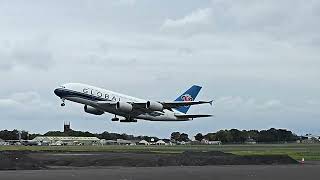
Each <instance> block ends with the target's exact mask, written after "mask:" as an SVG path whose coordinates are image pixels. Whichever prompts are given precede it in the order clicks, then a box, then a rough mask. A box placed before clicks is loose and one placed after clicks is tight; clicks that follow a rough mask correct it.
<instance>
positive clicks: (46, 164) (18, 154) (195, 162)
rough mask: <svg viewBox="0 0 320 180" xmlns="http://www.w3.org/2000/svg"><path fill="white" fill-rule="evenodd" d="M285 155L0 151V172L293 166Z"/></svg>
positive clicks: (215, 152) (291, 161)
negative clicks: (63, 169)
mask: <svg viewBox="0 0 320 180" xmlns="http://www.w3.org/2000/svg"><path fill="white" fill-rule="evenodd" d="M296 163H298V162H297V161H295V160H294V159H292V158H290V157H289V156H287V155H263V156H257V155H254V156H239V155H234V154H230V153H224V152H219V151H213V152H184V153H182V154H156V153H110V152H99V153H76V154H75V153H47V152H29V151H3V152H0V170H20V169H26V170H27V169H28V170H32V169H50V167H59V166H60V167H89V166H123V167H158V166H206V165H249V164H250V165H266V164H296Z"/></svg>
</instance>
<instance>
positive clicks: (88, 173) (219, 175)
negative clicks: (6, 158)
mask: <svg viewBox="0 0 320 180" xmlns="http://www.w3.org/2000/svg"><path fill="white" fill-rule="evenodd" d="M319 177H320V164H319V163H316V164H299V165H297V164H296V165H224V166H179V167H178V166H168V167H100V168H99V167H89V168H74V169H70V167H68V168H67V169H63V168H62V167H59V169H51V170H18V171H0V179H5V180H20V179H23V180H43V179H47V180H56V179H68V180H88V179H89V180H94V179H108V180H144V179H145V180H149V179H154V180H163V179H165V180H178V179H183V180H189V179H190V180H191V179H196V180H205V179H208V180H209V179H210V180H212V179H215V180H231V179H246V180H270V179H271V180H276V179H290V180H313V179H314V180H318V179H319Z"/></svg>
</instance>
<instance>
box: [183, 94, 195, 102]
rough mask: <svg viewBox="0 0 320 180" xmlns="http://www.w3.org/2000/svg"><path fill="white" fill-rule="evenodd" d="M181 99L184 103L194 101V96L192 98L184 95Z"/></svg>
mask: <svg viewBox="0 0 320 180" xmlns="http://www.w3.org/2000/svg"><path fill="white" fill-rule="evenodd" d="M181 99H182V100H183V101H193V98H192V96H191V95H190V94H184V95H182V96H181Z"/></svg>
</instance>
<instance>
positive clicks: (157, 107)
mask: <svg viewBox="0 0 320 180" xmlns="http://www.w3.org/2000/svg"><path fill="white" fill-rule="evenodd" d="M146 106H147V107H146V108H147V109H150V110H153V111H163V105H162V104H161V103H158V102H154V101H148V102H147V105H146Z"/></svg>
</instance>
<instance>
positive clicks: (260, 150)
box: [0, 144, 320, 160]
mask: <svg viewBox="0 0 320 180" xmlns="http://www.w3.org/2000/svg"><path fill="white" fill-rule="evenodd" d="M14 150H16V151H19V150H21V151H23V150H26V151H50V152H150V153H182V152H184V151H223V152H230V153H234V154H237V155H273V154H287V155H289V156H290V157H292V158H294V159H296V160H301V159H302V158H305V160H320V144H257V145H179V146H111V145H110V146H0V151H14Z"/></svg>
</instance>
